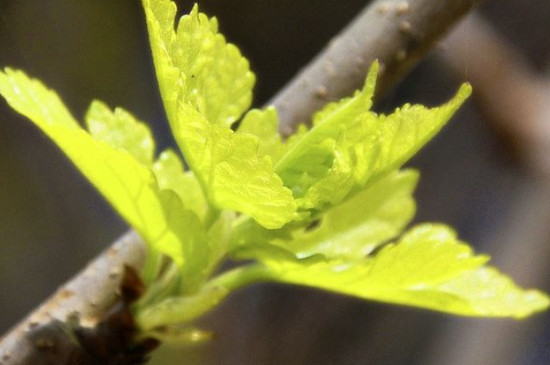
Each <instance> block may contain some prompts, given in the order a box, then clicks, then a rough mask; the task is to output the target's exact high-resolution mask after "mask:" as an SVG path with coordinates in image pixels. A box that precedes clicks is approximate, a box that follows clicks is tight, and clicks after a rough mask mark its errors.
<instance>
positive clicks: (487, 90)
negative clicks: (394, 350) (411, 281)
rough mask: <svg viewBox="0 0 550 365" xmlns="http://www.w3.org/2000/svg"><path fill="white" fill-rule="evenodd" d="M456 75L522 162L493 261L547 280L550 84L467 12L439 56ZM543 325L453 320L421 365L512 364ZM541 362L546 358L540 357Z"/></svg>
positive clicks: (493, 244) (526, 277)
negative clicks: (470, 88) (468, 85)
mask: <svg viewBox="0 0 550 365" xmlns="http://www.w3.org/2000/svg"><path fill="white" fill-rule="evenodd" d="M441 54H442V56H443V58H444V61H445V63H446V64H447V65H448V66H449V67H450V68H451V69H452V70H453V71H454V73H455V74H456V75H457V77H459V78H461V79H464V78H465V79H467V80H469V81H470V82H471V83H472V85H473V87H474V90H475V93H474V99H475V101H476V102H477V104H478V106H479V108H480V109H481V110H482V112H483V113H484V114H485V117H486V120H487V121H488V122H489V123H490V125H491V127H493V129H495V131H496V133H497V134H498V135H500V136H501V137H503V138H504V139H505V141H506V142H507V143H508V144H510V145H511V147H512V148H511V150H514V151H515V152H516V153H515V155H516V156H515V157H516V158H519V159H520V161H522V162H523V164H524V166H525V167H526V170H527V171H526V176H525V177H524V178H523V179H522V181H520V182H519V184H518V185H517V186H516V189H515V192H514V195H513V196H511V197H510V199H511V201H512V208H511V209H510V212H511V214H510V215H509V216H508V217H506V219H505V221H504V222H502V223H501V224H500V229H498V230H497V231H495V232H493V234H492V235H491V236H489V237H488V238H487V250H488V251H489V252H491V256H492V259H493V262H495V263H496V264H497V266H499V267H501V268H502V269H503V270H504V271H505V272H506V271H508V270H513V272H514V277H515V279H517V280H518V281H519V282H520V283H529V285H534V286H537V285H540V286H545V285H547V277H548V274H549V270H548V262H550V245H549V239H550V225H549V217H550V82H549V80H548V77H547V75H544V74H541V73H538V72H536V71H535V70H534V69H533V68H532V67H531V66H530V65H529V63H528V62H527V60H526V59H525V58H524V57H523V55H522V53H521V51H520V50H519V49H518V48H517V47H515V46H514V45H512V44H511V43H510V42H509V41H508V40H507V39H505V37H503V36H502V35H501V34H499V32H498V31H497V30H495V29H494V28H493V26H492V25H491V24H489V23H488V22H487V21H486V20H485V19H484V18H483V17H482V16H481V15H480V14H477V13H476V14H472V15H470V16H469V17H467V18H466V19H465V20H464V21H463V22H462V23H461V24H459V25H458V26H457V27H456V29H454V30H453V32H451V34H450V36H449V37H447V38H446V40H445V41H444V52H442V53H441ZM542 325H543V323H541V322H536V321H533V322H531V323H530V324H529V325H527V324H526V323H523V322H517V323H510V322H495V321H476V322H474V323H472V322H470V321H466V322H464V321H453V323H452V324H451V325H449V326H448V327H447V328H445V331H442V333H441V336H439V339H438V340H437V341H435V343H434V344H433V348H432V351H431V352H430V354H429V355H428V358H427V359H425V361H424V362H423V363H425V364H434V365H435V364H448V365H459V364H486V365H493V364H494V365H497V364H512V363H525V361H526V359H520V358H517V356H518V353H521V349H522V348H525V347H528V346H529V345H530V344H532V343H534V342H536V338H537V334H538V332H540V330H541V328H542ZM543 361H546V360H543Z"/></svg>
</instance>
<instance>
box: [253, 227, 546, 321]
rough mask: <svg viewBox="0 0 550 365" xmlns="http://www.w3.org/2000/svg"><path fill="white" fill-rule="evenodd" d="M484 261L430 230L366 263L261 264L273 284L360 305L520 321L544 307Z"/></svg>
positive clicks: (538, 296)
mask: <svg viewBox="0 0 550 365" xmlns="http://www.w3.org/2000/svg"><path fill="white" fill-rule="evenodd" d="M487 260H488V257H486V256H475V255H474V254H473V253H472V251H471V249H470V248H469V247H468V246H467V245H465V244H464V243H462V242H460V241H458V240H457V238H456V235H455V233H454V232H453V231H451V230H450V229H448V228H446V227H444V226H440V225H429V224H426V225H421V226H418V227H416V228H415V229H413V230H411V231H410V232H409V233H407V234H405V235H404V236H403V238H402V239H401V240H400V241H399V242H398V243H396V244H392V245H388V246H387V247H385V248H383V249H382V250H381V251H380V252H379V253H378V254H377V255H375V256H374V257H369V258H366V259H361V260H339V259H332V260H330V259H329V260H317V261H311V260H307V261H305V262H301V261H300V260H286V261H284V260H281V256H279V257H278V259H277V260H270V259H269V257H263V258H262V261H263V262H264V263H265V265H267V267H269V268H270V269H271V270H272V271H273V276H274V279H275V280H277V281H281V282H287V283H293V284H298V285H306V286H311V287H316V288H321V289H325V290H330V291H334V292H338V293H342V294H347V295H352V296H356V297H360V298H364V299H370V300H376V301H383V302H389V303H394V304H402V305H410V306H416V307H422V308H428V309H432V310H436V311H441V312H447V313H453V314H459V315H464V316H486V317H515V318H522V317H525V316H528V315H530V314H532V313H533V312H536V311H540V310H543V309H546V308H547V307H548V304H549V301H548V297H547V296H546V295H545V294H543V293H541V292H538V291H536V290H524V289H521V288H519V287H517V286H516V285H515V284H514V283H513V282H512V281H511V280H510V279H509V278H507V277H506V276H504V275H503V274H501V273H499V272H498V271H497V270H496V269H493V268H491V267H485V266H483V264H484V263H485V262H486V261H487Z"/></svg>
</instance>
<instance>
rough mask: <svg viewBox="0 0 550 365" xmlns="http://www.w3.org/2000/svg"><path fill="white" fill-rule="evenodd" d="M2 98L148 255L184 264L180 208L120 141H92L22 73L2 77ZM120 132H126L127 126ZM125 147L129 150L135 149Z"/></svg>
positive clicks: (56, 100)
mask: <svg viewBox="0 0 550 365" xmlns="http://www.w3.org/2000/svg"><path fill="white" fill-rule="evenodd" d="M0 94H1V95H2V96H4V98H6V100H7V102H8V103H9V104H10V105H11V106H12V107H13V108H14V109H15V110H17V111H18V112H20V113H21V114H23V115H24V116H26V117H27V118H29V119H30V120H31V121H32V122H33V123H34V124H35V125H36V126H37V127H39V128H40V129H41V130H42V131H43V132H44V133H45V134H46V135H48V136H49V137H50V138H51V139H52V140H53V141H54V142H55V143H56V144H57V145H58V146H59V147H60V148H61V149H62V150H63V152H64V153H65V154H66V155H67V156H68V157H69V158H70V159H71V161H72V162H73V163H74V164H75V165H76V167H77V168H78V169H79V170H80V171H81V172H82V173H83V174H84V175H85V176H86V177H87V178H88V180H90V182H91V183H92V184H93V185H95V187H96V188H97V189H98V190H99V191H100V192H101V193H102V194H103V195H104V196H105V198H106V199H107V200H108V201H109V202H110V203H111V204H112V205H113V207H114V208H115V209H116V210H117V211H118V213H119V214H120V215H121V216H123V217H124V218H125V219H126V221H127V222H128V223H129V224H130V225H131V226H132V227H134V228H135V229H136V231H138V232H139V233H140V235H141V236H142V237H143V239H144V240H145V241H146V242H147V243H148V244H149V245H150V250H151V255H153V256H154V254H155V253H157V252H162V253H164V254H166V255H168V256H170V257H171V258H172V259H173V260H174V261H175V262H177V263H178V264H180V265H181V264H183V262H184V254H183V251H182V241H181V237H179V236H178V235H177V234H175V233H174V232H175V231H174V230H175V229H176V227H179V226H181V222H180V221H181V220H184V219H183V217H185V214H183V212H182V207H181V203H180V202H179V201H177V197H176V196H175V195H168V194H161V192H160V190H159V188H158V186H157V182H156V180H155V177H154V175H153V173H152V172H151V170H150V169H149V168H147V167H146V166H145V165H143V164H142V163H140V162H139V161H138V160H137V159H136V158H134V157H133V156H132V155H131V154H130V153H128V152H126V151H125V150H123V149H122V148H119V147H120V143H119V142H120V140H119V141H116V139H113V138H110V137H107V136H109V135H110V132H101V133H100V134H101V135H102V136H103V137H104V139H105V140H109V141H110V142H113V143H114V144H115V147H113V146H111V145H110V144H108V143H107V142H104V141H100V140H95V139H93V138H92V137H91V136H90V135H89V134H88V133H86V132H85V131H84V130H83V129H82V128H81V127H80V126H79V124H78V123H77V122H76V120H75V119H74V118H73V116H72V115H71V114H70V112H69V111H68V110H67V108H66V107H65V105H63V103H62V101H61V100H60V99H59V97H58V96H57V94H56V93H55V92H53V91H51V90H49V89H47V88H46V87H45V86H44V85H42V83H40V82H39V81H37V80H32V79H30V78H28V77H27V76H26V75H25V74H24V73H23V72H21V71H15V70H11V69H9V68H8V69H6V70H5V72H0ZM98 105H100V104H96V106H98ZM92 114H93V113H92ZM112 126H116V124H113V125H112ZM123 129H126V130H127V128H126V127H124V128H123ZM130 139H132V138H130ZM130 139H128V140H125V142H124V143H123V144H127V143H128V142H129V141H130ZM136 141H137V139H136ZM117 145H118V146H117ZM127 147H128V148H129V149H130V150H132V149H133V146H130V145H127ZM134 150H135V149H134ZM167 207H172V208H170V209H168V208H167ZM174 212H176V213H177V214H174ZM185 222H190V221H189V220H185ZM190 224H191V223H190ZM195 229H197V228H195ZM192 232H193V231H191V232H189V233H186V234H188V236H186V237H189V239H192V238H191V237H192V236H193V235H192Z"/></svg>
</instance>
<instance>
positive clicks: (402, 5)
mask: <svg viewBox="0 0 550 365" xmlns="http://www.w3.org/2000/svg"><path fill="white" fill-rule="evenodd" d="M481 2H482V0H446V1H443V0H440V1H437V0H435V1H434V0H409V1H402V0H376V1H374V2H372V3H371V4H370V5H369V6H367V7H366V8H365V9H364V10H363V11H362V12H361V13H360V14H359V15H358V16H357V17H356V18H355V19H354V20H353V21H352V22H351V23H350V24H349V25H348V26H347V27H346V28H345V29H344V30H343V31H342V32H341V33H340V34H339V35H338V36H336V37H335V38H334V39H333V40H332V41H331V42H330V43H329V44H328V46H327V47H326V48H325V49H324V50H323V51H322V52H321V53H320V54H319V55H318V56H317V57H316V58H315V59H314V60H313V61H312V62H311V63H310V64H309V65H307V66H306V67H305V68H304V69H303V70H302V71H301V72H300V73H299V74H298V75H297V76H296V77H294V79H293V80H292V81H291V82H290V83H289V84H288V85H287V86H286V87H284V88H283V90H282V91H281V92H279V93H278V94H277V95H276V96H275V97H274V98H273V99H272V100H271V102H270V104H273V105H275V106H276V107H277V111H278V113H279V117H280V119H281V124H280V130H281V133H283V134H284V135H289V134H290V133H291V132H292V130H293V127H294V126H295V125H297V124H299V123H303V122H307V121H308V120H309V118H310V117H311V115H312V114H313V113H314V112H315V111H316V110H319V109H320V108H321V107H322V106H323V105H325V104H326V103H327V102H329V101H334V100H338V99H340V98H342V97H344V96H347V95H351V94H352V93H353V92H354V91H355V90H357V89H360V88H361V87H362V85H363V82H364V80H365V75H366V70H367V69H368V67H369V65H370V64H371V63H372V62H373V61H374V60H376V59H378V61H379V62H380V66H381V68H380V69H381V75H380V78H379V81H378V82H377V95H378V96H380V95H381V94H383V93H384V92H385V91H386V90H387V89H388V88H390V87H391V86H392V85H395V84H396V83H397V82H398V81H399V80H400V79H401V78H402V77H403V76H404V75H405V74H407V73H408V72H409V71H410V70H411V69H412V68H413V67H414V66H415V65H416V64H417V63H418V62H419V61H420V60H421V59H422V58H423V57H424V56H425V54H426V53H427V52H428V51H430V50H431V49H432V48H433V47H434V45H436V43H437V41H438V40H439V39H440V38H441V37H442V36H443V35H444V34H445V33H446V31H447V30H449V29H450V28H451V27H452V26H453V25H454V24H455V23H456V22H457V21H458V20H459V19H461V18H462V16H464V15H465V14H466V13H468V11H469V10H470V9H471V8H472V7H473V6H474V5H476V4H478V3H481Z"/></svg>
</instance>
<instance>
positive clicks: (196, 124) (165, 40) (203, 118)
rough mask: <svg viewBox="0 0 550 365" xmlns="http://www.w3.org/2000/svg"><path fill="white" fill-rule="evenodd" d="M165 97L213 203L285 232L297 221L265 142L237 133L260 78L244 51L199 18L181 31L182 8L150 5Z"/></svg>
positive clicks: (190, 18) (164, 1) (187, 19)
mask: <svg viewBox="0 0 550 365" xmlns="http://www.w3.org/2000/svg"><path fill="white" fill-rule="evenodd" d="M143 5H144V8H145V13H146V17H147V25H148V28H149V36H150V43H151V47H152V49H153V58H154V61H155V68H156V71H157V79H158V81H159V85H160V90H161V94H162V98H163V101H164V105H165V108H166V111H167V115H168V119H169V121H170V125H171V127H172V131H173V133H174V136H175V138H176V141H177V142H178V145H179V147H180V149H181V150H182V152H183V154H184V156H185V158H186V161H187V162H188V163H189V166H190V167H191V169H192V170H193V172H194V173H195V176H196V177H197V179H198V181H199V182H200V184H201V186H202V188H203V190H204V192H205V195H206V197H207V199H208V201H209V202H210V203H211V204H212V205H213V206H215V207H217V208H219V209H229V210H235V211H238V212H242V213H245V214H248V215H250V216H251V217H252V218H254V219H255V220H256V221H258V222H259V223H260V224H261V225H262V226H264V227H267V228H279V227H281V226H282V225H284V224H285V223H286V222H288V221H289V220H290V219H292V217H293V216H294V212H295V210H296V208H295V202H294V199H293V197H292V194H291V192H290V190H288V189H287V188H285V187H284V186H283V184H282V181H281V179H280V178H279V177H278V176H277V175H276V174H275V173H274V172H273V167H272V162H271V161H270V158H269V157H268V156H262V155H261V154H260V153H259V152H258V146H259V140H258V138H257V137H256V136H253V135H251V134H241V133H235V132H233V131H232V130H231V129H230V128H229V126H230V125H231V124H232V123H233V122H234V121H235V120H236V119H237V118H238V117H239V116H240V115H241V114H242V112H243V111H244V110H246V109H247V108H248V106H249V104H250V99H251V97H250V95H251V88H252V84H253V75H252V74H251V73H250V71H249V70H248V62H247V61H246V60H245V59H244V58H243V57H242V56H241V55H240V53H239V52H238V50H237V48H236V47H235V46H233V45H231V44H228V43H226V42H225V39H224V38H223V37H222V36H221V35H220V34H218V33H217V22H216V20H215V19H208V17H206V15H204V14H201V13H199V12H198V8H197V7H196V6H195V7H194V8H193V11H192V12H191V14H189V15H186V16H184V17H182V19H181V20H180V22H179V25H178V28H177V32H175V31H174V29H173V24H174V21H175V15H176V8H175V4H174V3H172V2H171V1H168V0H157V1H150V0H143Z"/></svg>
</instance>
